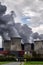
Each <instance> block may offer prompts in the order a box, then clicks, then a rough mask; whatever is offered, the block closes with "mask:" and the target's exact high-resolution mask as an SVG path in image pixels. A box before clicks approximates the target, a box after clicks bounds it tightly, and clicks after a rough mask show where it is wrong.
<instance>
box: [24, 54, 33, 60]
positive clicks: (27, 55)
mask: <svg viewBox="0 0 43 65" xmlns="http://www.w3.org/2000/svg"><path fill="white" fill-rule="evenodd" d="M31 58H32V56H31V55H30V54H24V59H27V60H31Z"/></svg>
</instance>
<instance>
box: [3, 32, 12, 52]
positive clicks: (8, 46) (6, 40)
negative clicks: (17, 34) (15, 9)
mask: <svg viewBox="0 0 43 65" xmlns="http://www.w3.org/2000/svg"><path fill="white" fill-rule="evenodd" d="M3 40H4V41H3V48H4V50H8V51H9V50H10V49H11V39H10V37H9V35H8V33H7V32H4V33H3Z"/></svg>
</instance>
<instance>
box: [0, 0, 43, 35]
mask: <svg viewBox="0 0 43 65" xmlns="http://www.w3.org/2000/svg"><path fill="white" fill-rule="evenodd" d="M0 2H2V4H5V5H6V6H7V13H9V12H10V11H11V10H14V11H15V13H16V18H15V22H16V23H17V22H20V23H26V24H28V26H29V27H31V28H32V30H33V32H38V33H39V34H43V0H0Z"/></svg>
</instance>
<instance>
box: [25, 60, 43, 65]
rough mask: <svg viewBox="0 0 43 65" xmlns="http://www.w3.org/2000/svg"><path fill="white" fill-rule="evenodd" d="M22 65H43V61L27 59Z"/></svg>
mask: <svg viewBox="0 0 43 65" xmlns="http://www.w3.org/2000/svg"><path fill="white" fill-rule="evenodd" d="M24 65H43V61H29V62H24Z"/></svg>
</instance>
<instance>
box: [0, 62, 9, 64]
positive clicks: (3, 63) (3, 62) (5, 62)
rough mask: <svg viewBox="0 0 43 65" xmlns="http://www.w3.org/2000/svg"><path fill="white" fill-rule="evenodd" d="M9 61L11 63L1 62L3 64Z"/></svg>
mask: <svg viewBox="0 0 43 65" xmlns="http://www.w3.org/2000/svg"><path fill="white" fill-rule="evenodd" d="M7 63H9V62H0V65H2V64H7Z"/></svg>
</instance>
